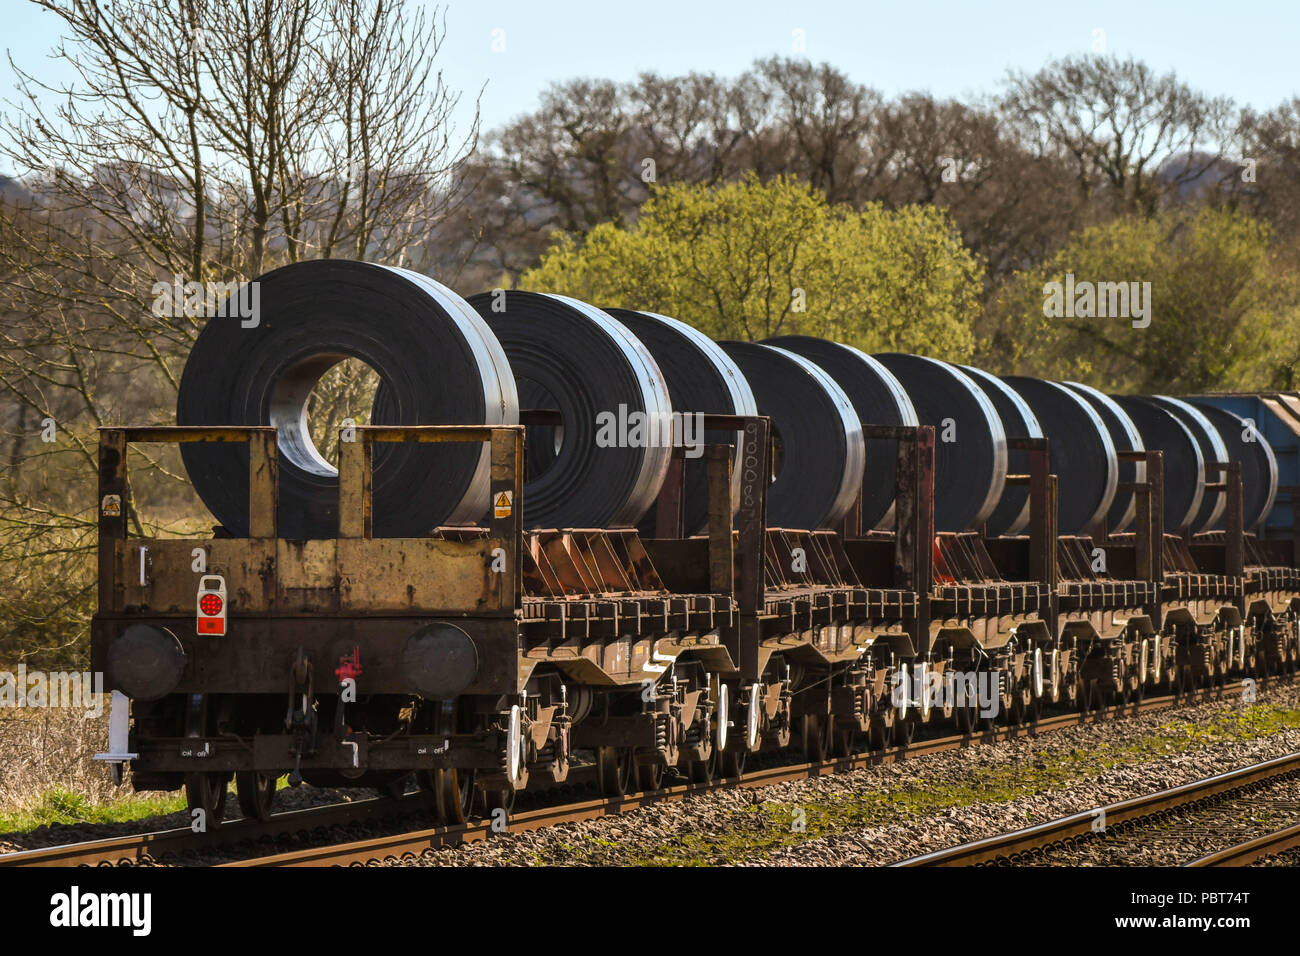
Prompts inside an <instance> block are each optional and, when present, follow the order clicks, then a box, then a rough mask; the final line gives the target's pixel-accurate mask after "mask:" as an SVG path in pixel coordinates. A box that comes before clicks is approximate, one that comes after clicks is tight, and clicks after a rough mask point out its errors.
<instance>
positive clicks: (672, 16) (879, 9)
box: [0, 0, 1300, 128]
mask: <svg viewBox="0 0 1300 956" xmlns="http://www.w3.org/2000/svg"><path fill="white" fill-rule="evenodd" d="M417 2H418V0H417ZM429 5H430V6H432V5H433V4H432V3H429ZM446 6H447V28H448V37H447V42H446V45H445V46H444V48H443V54H442V63H443V66H444V70H445V76H446V78H447V80H448V82H449V83H451V84H453V85H455V86H458V87H460V88H462V89H464V90H465V91H466V92H467V94H469V95H467V97H466V99H468V100H472V99H473V95H472V94H473V92H475V91H477V90H478V88H479V87H481V86H483V85H484V84H485V83H486V84H487V85H486V89H485V90H484V93H483V101H482V105H483V121H484V127H485V128H491V127H494V126H497V125H499V124H501V123H503V122H505V121H506V120H508V119H510V118H511V117H513V116H515V115H518V114H520V113H524V112H527V111H529V110H530V109H532V108H533V107H534V106H535V105H536V103H537V99H538V94H539V92H540V91H541V90H542V89H544V88H545V86H546V85H547V84H548V83H550V82H552V81H556V80H563V79H567V78H570V77H574V76H596V77H609V78H612V79H628V78H631V77H634V76H635V75H636V74H637V73H638V72H640V71H642V70H655V71H658V72H662V73H679V72H685V71H688V70H692V69H695V70H702V71H713V72H717V73H720V74H723V75H735V74H737V73H739V72H741V71H742V70H744V69H745V68H746V67H747V66H748V65H749V64H750V63H751V62H752V61H753V60H754V59H755V58H757V57H762V56H770V55H773V54H786V55H789V54H791V53H792V52H793V51H792V43H793V39H794V31H795V30H802V31H803V36H804V37H805V42H806V48H805V51H804V55H806V56H807V57H808V58H809V59H811V60H813V61H815V62H820V61H823V60H825V61H829V62H831V63H833V64H834V65H836V66H837V67H839V68H840V69H842V70H844V71H845V72H846V73H847V74H848V75H849V76H850V77H852V78H853V79H854V80H856V81H858V82H861V83H865V84H868V85H870V86H874V87H876V88H877V89H879V90H881V91H882V92H884V93H885V94H887V95H889V94H895V93H900V92H905V91H910V90H928V91H930V92H932V93H935V94H937V95H940V96H958V97H961V96H967V95H978V94H981V93H986V92H990V91H992V90H994V89H996V87H997V85H998V82H999V80H1000V79H1001V78H1002V77H1003V76H1004V75H1005V72H1006V70H1007V69H1008V67H1014V68H1019V69H1026V70H1032V69H1036V68H1038V67H1039V66H1041V65H1043V64H1044V63H1045V62H1047V61H1048V60H1049V59H1051V58H1054V57H1058V56H1064V55H1068V54H1077V53H1088V52H1091V51H1092V49H1093V43H1094V30H1098V29H1099V30H1102V31H1104V39H1105V45H1106V51H1107V52H1109V53H1115V54H1117V55H1119V56H1127V55H1133V56H1136V57H1139V58H1141V59H1143V60H1146V61H1147V62H1148V63H1150V64H1151V65H1152V66H1154V67H1156V68H1158V69H1160V70H1161V71H1164V70H1167V69H1171V68H1172V69H1174V70H1176V71H1177V72H1178V74H1179V75H1180V76H1181V77H1182V78H1183V79H1184V80H1186V81H1187V82H1189V83H1190V84H1191V85H1192V86H1194V87H1196V88H1198V89H1200V90H1202V91H1204V92H1206V93H1210V94H1214V95H1227V96H1230V97H1232V98H1233V99H1234V100H1236V101H1237V102H1238V103H1248V104H1250V105H1253V106H1255V107H1257V108H1262V109H1268V108H1270V107H1272V106H1274V105H1276V104H1277V103H1279V102H1280V101H1282V100H1283V99H1285V98H1288V97H1290V96H1292V95H1294V94H1295V93H1297V92H1298V91H1300V79H1298V74H1297V71H1296V69H1295V63H1296V58H1297V54H1296V49H1295V48H1296V43H1297V40H1300V3H1297V2H1296V0H1289V2H1286V0H1280V2H1279V0H1255V2H1248V3H1223V2H1213V3H1212V2H1198V0H1168V2H1160V3H1142V2H1139V0H1129V2H1122V0H1089V2H1087V3H1078V2H1066V3H1062V2H1058V0H1039V2H1032V0H1001V2H986V3H979V2H967V3H956V2H947V0H930V2H911V3H908V2H899V0H887V2H880V0H861V2H856V3H854V2H838V3H830V2H823V3H817V2H811V0H808V2H802V3H792V2H790V0H783V2H782V0H747V2H743V3H742V2H726V3H710V2H707V0H706V2H693V3H692V2H668V3H662V4H660V3H656V2H635V0H633V2H617V0H601V2H593V0H578V2H564V0H558V2H553V3H549V4H539V3H537V2H536V0H529V2H502V3H490V2H481V0H480V2H468V0H452V2H450V3H449V4H447V5H446ZM0 9H2V10H3V22H4V25H5V29H4V31H3V34H0V37H2V39H0V46H3V47H4V48H5V49H6V51H7V52H8V53H9V54H10V55H11V56H13V58H14V59H15V61H16V62H18V63H19V64H20V65H22V66H23V67H24V68H26V69H29V70H32V71H35V72H37V74H38V75H41V76H43V77H44V78H46V79H49V80H52V81H55V82H58V81H60V80H67V79H69V77H68V76H67V75H66V74H64V73H62V72H60V71H56V70H54V69H52V68H51V67H50V65H49V61H47V60H46V59H45V54H46V52H47V51H48V50H49V48H50V47H51V46H53V44H54V42H55V40H56V39H57V37H58V21H57V20H56V18H55V17H54V16H53V15H52V14H49V13H46V12H44V11H40V10H38V9H37V8H36V7H34V6H32V5H30V4H29V3H28V2H27V0H0ZM496 30H502V31H504V40H505V50H504V52H493V39H494V31H496ZM12 87H13V76H12V73H11V72H10V70H9V66H8V63H7V61H6V62H5V63H3V64H2V65H0V96H3V97H4V98H8V96H9V92H10V90H11V89H12ZM462 119H463V117H462Z"/></svg>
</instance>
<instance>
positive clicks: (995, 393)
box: [961, 365, 1043, 536]
mask: <svg viewBox="0 0 1300 956" xmlns="http://www.w3.org/2000/svg"><path fill="white" fill-rule="evenodd" d="M961 370H962V371H963V372H965V373H966V374H967V375H969V376H970V377H971V378H973V379H974V380H975V384H976V385H978V386H979V387H980V388H981V389H983V391H984V394H985V395H987V396H988V397H989V401H991V402H992V403H993V407H994V408H996V409H997V412H998V418H1000V419H1001V420H1002V430H1003V431H1004V432H1006V434H1007V437H1008V438H1042V437H1043V427H1042V425H1040V424H1039V422H1038V419H1037V418H1036V417H1035V416H1034V410H1033V409H1032V408H1030V407H1029V405H1028V403H1027V402H1025V400H1024V399H1023V398H1021V397H1020V394H1019V393H1018V392H1017V391H1016V390H1015V389H1013V388H1012V387H1011V386H1009V385H1008V384H1007V383H1006V382H1004V381H1002V380H1001V379H1000V378H998V377H996V376H994V375H990V374H989V373H988V372H985V371H984V370H983V369H978V368H973V367H972V366H969V365H963V366H961ZM1007 470H1008V471H1009V472H1011V473H1013V474H1018V475H1026V474H1028V473H1029V452H1027V451H1022V450H1020V449H1015V448H1008V449H1007ZM986 527H987V528H988V533H989V534H990V535H994V536H997V535H1002V534H1019V533H1020V532H1021V531H1023V530H1025V528H1027V527H1029V487H1028V486H1027V485H1021V484H1010V483H1008V484H1007V485H1006V487H1004V488H1003V489H1002V498H1001V499H1000V500H999V501H998V506H997V507H996V508H994V509H993V513H992V514H991V515H989V519H988V523H987V525H986Z"/></svg>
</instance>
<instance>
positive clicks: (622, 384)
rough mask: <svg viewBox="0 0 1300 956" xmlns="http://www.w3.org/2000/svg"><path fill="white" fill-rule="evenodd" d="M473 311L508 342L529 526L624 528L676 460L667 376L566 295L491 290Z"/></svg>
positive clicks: (626, 335)
mask: <svg viewBox="0 0 1300 956" xmlns="http://www.w3.org/2000/svg"><path fill="white" fill-rule="evenodd" d="M468 301H469V304H470V305H471V306H473V307H474V308H475V309H477V310H478V312H479V314H480V315H482V317H483V319H484V321H485V322H487V324H488V325H489V326H490V327H491V329H492V332H493V333H494V334H495V335H496V337H497V339H498V340H499V341H500V342H501V347H502V348H503V349H504V351H505V354H506V356H507V358H508V360H509V362H510V368H511V371H512V372H513V374H514V378H515V381H516V383H517V385H518V388H519V394H520V403H521V407H523V408H525V409H528V410H541V411H544V412H552V413H558V421H559V424H558V425H556V424H533V425H530V426H529V428H528V438H527V445H528V448H529V451H528V465H529V473H528V481H527V484H526V489H527V490H526V495H527V500H528V511H527V515H526V519H525V520H526V521H527V522H528V526H529V527H530V528H626V527H632V526H634V525H636V523H637V522H638V521H640V520H641V518H642V517H643V516H644V515H645V513H646V511H647V510H649V508H650V505H651V504H652V503H653V502H654V500H655V498H656V496H657V495H658V494H659V489H660V486H661V485H662V484H663V482H664V478H665V477H666V475H667V472H668V464H669V460H670V459H671V457H672V425H671V423H672V401H671V399H670V397H669V394H668V387H667V385H666V384H665V382H664V376H663V373H662V372H661V371H660V370H659V367H658V365H657V364H656V363H655V360H654V358H653V357H652V356H651V354H650V352H649V351H648V350H647V349H646V347H645V346H644V345H642V344H641V342H640V340H638V339H637V338H636V336H634V335H633V334H632V333H631V332H630V331H628V329H627V327H626V326H625V325H623V324H622V323H621V322H619V321H618V320H617V319H615V318H614V317H613V316H611V315H609V314H608V313H607V312H603V311H601V310H600V309H597V308H596V307H595V306H591V305H588V304H586V303H585V302H579V301H578V300H577V299H571V298H568V297H567V296H561V295H547V294H542V293H536V292H513V291H510V292H500V293H491V292H484V293H480V294H479V295H476V296H472V297H471V298H470V299H469V300H468Z"/></svg>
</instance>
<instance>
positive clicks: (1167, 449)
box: [1111, 395, 1205, 534]
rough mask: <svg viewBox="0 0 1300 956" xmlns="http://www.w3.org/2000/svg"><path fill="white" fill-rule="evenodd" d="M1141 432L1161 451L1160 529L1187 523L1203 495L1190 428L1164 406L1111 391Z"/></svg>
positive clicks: (1200, 461) (1175, 529)
mask: <svg viewBox="0 0 1300 956" xmlns="http://www.w3.org/2000/svg"><path fill="white" fill-rule="evenodd" d="M1111 398H1113V399H1114V400H1115V402H1116V403H1117V404H1118V405H1119V406H1120V408H1122V409H1124V411H1125V412H1127V413H1128V416H1129V417H1130V418H1131V419H1133V423H1134V424H1135V425H1137V427H1138V431H1139V432H1140V433H1141V435H1142V444H1143V445H1144V446H1145V447H1146V448H1148V449H1150V450H1152V451H1160V452H1163V453H1164V478H1165V508H1164V529H1165V531H1166V532H1167V533H1170V534H1181V533H1182V532H1183V531H1185V530H1187V529H1188V528H1189V527H1191V524H1192V521H1193V519H1194V518H1195V517H1196V515H1197V513H1198V512H1199V511H1200V510H1201V503H1202V501H1203V500H1204V498H1205V457H1204V455H1202V454H1201V446H1200V444H1199V443H1198V442H1197V441H1196V436H1194V435H1193V434H1192V432H1191V430H1190V429H1189V428H1188V427H1187V426H1186V425H1185V424H1183V422H1182V420H1181V419H1179V418H1178V416H1176V415H1175V414H1174V413H1173V412H1171V411H1170V410H1169V409H1168V408H1165V407H1163V406H1162V405H1160V404H1159V403H1158V402H1153V401H1151V400H1149V399H1146V398H1141V397H1138V396H1134V395H1112V396H1111Z"/></svg>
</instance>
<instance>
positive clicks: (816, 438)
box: [721, 342, 866, 531]
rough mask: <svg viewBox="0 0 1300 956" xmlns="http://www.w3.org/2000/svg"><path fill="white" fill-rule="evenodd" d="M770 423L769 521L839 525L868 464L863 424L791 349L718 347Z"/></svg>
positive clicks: (825, 378) (829, 382)
mask: <svg viewBox="0 0 1300 956" xmlns="http://www.w3.org/2000/svg"><path fill="white" fill-rule="evenodd" d="M721 345H722V348H723V350H724V351H725V352H726V353H727V354H728V355H729V356H731V358H732V359H733V360H734V361H735V363H736V365H737V366H739V368H740V370H741V372H742V373H744V375H745V378H746V379H747V380H748V381H749V385H750V388H751V389H753V392H754V398H755V399H756V401H757V402H758V412H759V414H760V415H765V416H768V417H770V418H771V420H772V443H773V447H774V453H773V457H774V458H775V459H777V460H776V461H775V462H774V463H773V471H774V472H775V479H774V480H773V482H772V487H771V488H770V489H769V490H768V499H767V524H768V526H769V527H772V528H797V529H801V530H809V531H811V530H817V529H820V528H834V527H837V526H838V525H839V524H840V522H842V521H843V519H844V516H845V515H846V514H848V512H849V508H850V507H852V505H853V501H854V499H855V498H856V497H857V493H858V487H859V485H860V483H861V481H862V473H863V468H864V466H865V464H866V451H865V445H864V443H863V439H862V425H861V423H860V422H859V421H858V416H857V413H856V412H855V411H854V410H853V404H852V402H850V401H849V397H848V396H847V395H846V394H844V390H843V389H842V388H840V387H839V386H838V385H836V384H835V382H834V380H833V379H832V378H831V377H830V376H829V375H827V374H826V372H824V371H822V369H821V368H819V367H818V366H817V365H815V364H813V363H812V362H810V361H808V360H807V359H805V358H802V357H801V356H798V355H795V354H794V353H793V352H787V351H786V350H784V349H779V348H775V347H773V346H770V345H762V344H758V343H754V342H723V343H721Z"/></svg>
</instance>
